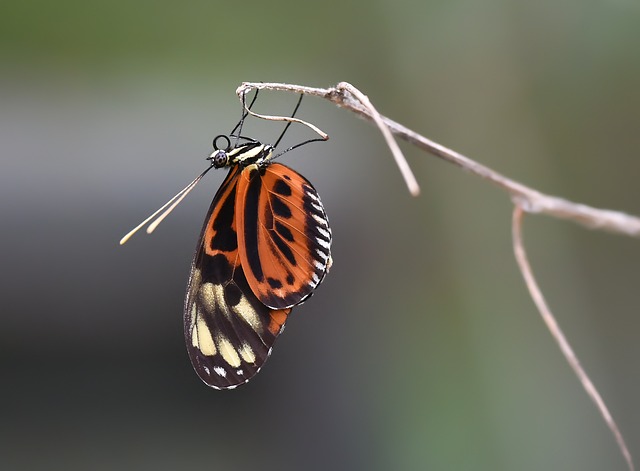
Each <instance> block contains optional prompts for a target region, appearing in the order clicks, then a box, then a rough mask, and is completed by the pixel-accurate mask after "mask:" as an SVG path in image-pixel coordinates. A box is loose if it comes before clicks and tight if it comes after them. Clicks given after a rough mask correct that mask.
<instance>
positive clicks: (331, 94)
mask: <svg viewBox="0 0 640 471" xmlns="http://www.w3.org/2000/svg"><path fill="white" fill-rule="evenodd" d="M252 89H260V90H263V89H267V90H280V91H288V92H293V93H303V94H306V95H312V96H317V97H320V98H324V99H326V100H329V101H331V102H332V103H334V104H336V105H337V106H339V107H341V108H346V109H348V110H349V111H352V112H354V113H356V114H358V115H359V116H360V117H362V118H364V119H367V120H369V121H373V122H375V123H376V124H377V125H378V127H379V128H380V130H381V132H382V133H383V135H384V136H385V139H386V140H387V144H388V145H389V148H390V149H391V151H392V153H393V154H394V157H395V158H396V162H397V164H398V166H399V167H400V169H401V171H402V174H403V176H404V177H405V180H406V181H407V184H408V186H409V188H410V191H412V193H413V190H411V189H412V184H411V182H410V180H411V178H413V175H412V174H411V172H410V170H409V168H408V165H407V163H406V160H405V158H404V156H403V155H402V152H401V151H400V149H399V148H398V147H397V144H396V143H395V141H394V140H393V139H390V138H389V136H388V134H389V131H390V132H391V133H393V134H395V135H397V136H399V137H401V138H402V139H404V140H406V141H408V142H410V143H411V144H413V145H415V146H416V147H418V148H420V149H423V150H425V151H427V152H429V153H431V154H433V155H435V156H437V157H440V158H441V159H443V160H446V161H447V162H449V163H452V164H454V165H457V166H458V167H460V168H462V169H464V170H466V171H468V172H470V173H472V174H474V175H477V176H478V177H480V178H482V179H484V180H487V181H489V182H491V183H493V184H494V185H496V186H497V187H499V188H501V189H503V190H505V191H506V192H507V193H509V195H510V196H511V199H512V201H513V203H514V205H515V209H514V213H513V246H514V253H515V256H516V260H517V262H518V265H519V267H520V270H521V272H522V275H523V277H524V279H525V282H526V285H527V288H528V289H529V293H530V294H531V297H532V299H533V301H534V303H535V304H536V306H537V308H538V311H539V312H540V315H541V316H542V318H543V320H544V322H545V323H546V325H547V328H548V329H549V331H550V332H551V335H552V336H553V338H554V339H555V340H556V342H557V343H558V345H559V347H560V350H561V352H562V354H563V355H564V356H565V358H566V360H567V362H568V363H569V365H570V366H571V368H572V369H573V371H574V372H575V374H576V375H577V376H578V379H579V380H580V382H581V384H582V387H583V388H584V389H585V391H586V392H587V395H588V396H589V397H590V398H591V399H592V400H593V401H594V403H595V404H596V407H597V409H598V411H599V412H600V414H601V415H602V417H603V419H604V420H605V422H606V424H607V426H608V427H609V430H611V433H612V434H613V435H614V438H615V440H616V442H617V444H618V446H619V448H620V450H621V452H622V454H623V456H624V458H625V460H626V462H627V465H628V467H629V470H630V471H634V469H635V468H634V465H633V460H632V458H631V454H630V453H629V450H628V448H627V446H626V443H625V441H624V438H623V436H622V434H621V433H620V430H619V429H618V426H617V425H616V423H615V421H614V420H613V418H612V416H611V414H610V412H609V410H608V408H607V406H606V405H605V403H604V401H603V400H602V397H601V396H600V394H599V393H598V391H597V389H596V388H595V386H594V385H593V383H592V382H591V380H590V379H589V377H588V376H587V374H586V372H585V371H584V369H583V368H582V366H581V365H580V362H579V361H578V358H577V357H576V355H575V353H574V352H573V349H572V348H571V346H570V345H569V343H568V342H567V340H566V337H565V336H564V334H563V333H562V330H561V329H560V327H559V326H558V323H557V322H556V320H555V318H554V316H553V314H552V313H551V311H550V309H549V308H548V306H547V304H546V302H545V300H544V296H543V295H542V292H541V291H540V288H539V287H538V284H537V283H536V281H535V278H534V276H533V272H532V271H531V267H530V265H529V262H528V260H527V256H526V252H525V250H524V246H523V244H522V233H521V225H522V215H523V213H524V212H528V213H540V214H546V215H549V216H552V217H555V218H558V219H565V220H568V221H573V222H575V223H578V224H581V225H583V226H585V227H588V228H591V229H600V230H606V231H610V232H614V233H618V234H623V235H628V236H631V237H640V218H638V217H636V216H632V215H629V214H625V213H623V212H620V211H612V210H608V209H598V208H593V207H591V206H587V205H584V204H580V203H574V202H572V201H569V200H566V199H564V198H559V197H557V196H551V195H547V194H544V193H542V192H540V191H538V190H535V189H533V188H530V187H528V186H526V185H523V184H522V183H520V182H517V181H515V180H512V179H510V178H507V177H505V176H504V175H502V174H500V173H498V172H496V171H495V170H493V169H491V168H489V167H486V166H484V165H482V164H480V163H478V162H476V161H474V160H472V159H470V158H468V157H466V156H464V155H462V154H460V153H459V152H455V151H454V150H452V149H449V148H447V147H445V146H443V145H440V144H438V143H437V142H434V141H432V140H430V139H427V138H426V137H424V136H422V135H420V134H418V133H416V132H415V131H412V130H411V129H409V128H406V127H405V126H403V125H401V124H399V123H397V122H395V121H393V120H391V119H389V118H387V117H385V116H382V115H380V114H379V113H378V112H377V111H376V110H375V108H374V107H373V105H372V104H371V102H370V101H369V99H368V98H367V97H366V96H365V95H364V94H363V93H362V92H360V91H359V90H358V89H357V88H355V87H354V86H353V85H350V84H349V83H346V82H341V83H339V84H338V85H337V86H335V87H332V88H312V87H305V86H300V85H291V84H285V83H253V82H245V83H243V84H242V85H241V86H240V87H238V89H237V91H236V93H237V94H238V95H239V96H242V94H245V93H248V92H249V91H250V90H252ZM415 188H417V183H416V186H415Z"/></svg>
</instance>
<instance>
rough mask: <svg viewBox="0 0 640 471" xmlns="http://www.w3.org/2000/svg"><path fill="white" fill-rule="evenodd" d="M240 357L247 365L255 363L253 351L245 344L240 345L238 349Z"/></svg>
mask: <svg viewBox="0 0 640 471" xmlns="http://www.w3.org/2000/svg"><path fill="white" fill-rule="evenodd" d="M240 356H241V357H242V359H243V360H244V361H245V362H247V363H255V362H256V355H255V353H253V350H252V349H251V347H250V346H249V344H247V343H243V344H242V348H240Z"/></svg>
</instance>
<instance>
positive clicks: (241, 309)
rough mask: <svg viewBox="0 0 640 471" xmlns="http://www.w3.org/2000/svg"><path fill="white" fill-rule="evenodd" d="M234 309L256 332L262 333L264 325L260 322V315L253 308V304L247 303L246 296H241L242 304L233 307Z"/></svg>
mask: <svg viewBox="0 0 640 471" xmlns="http://www.w3.org/2000/svg"><path fill="white" fill-rule="evenodd" d="M232 309H233V311H234V312H235V313H236V314H238V315H239V316H240V317H242V318H243V319H244V320H245V322H246V323H247V324H249V325H250V326H251V328H252V329H253V330H254V331H255V332H257V333H261V332H262V323H261V322H260V317H259V316H258V313H257V312H256V310H255V309H254V308H253V306H252V305H251V303H249V301H247V298H246V297H245V296H241V297H240V302H239V303H238V304H236V305H235V306H233V307H232Z"/></svg>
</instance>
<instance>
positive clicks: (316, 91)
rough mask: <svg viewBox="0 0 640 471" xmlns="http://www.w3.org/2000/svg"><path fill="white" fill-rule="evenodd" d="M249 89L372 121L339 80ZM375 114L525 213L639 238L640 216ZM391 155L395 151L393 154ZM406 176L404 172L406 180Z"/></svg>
mask: <svg viewBox="0 0 640 471" xmlns="http://www.w3.org/2000/svg"><path fill="white" fill-rule="evenodd" d="M252 89H261V90H262V89H267V90H281V91H288V92H292V93H304V94H306V95H312V96H317V97H320V98H324V99H326V100H329V101H331V102H332V103H335V104H336V105H338V106H339V107H341V108H346V109H348V110H349V111H352V112H354V113H356V114H358V115H359V116H361V117H363V118H365V119H367V120H369V121H374V122H375V117H374V113H373V112H372V111H371V109H370V108H368V107H366V106H365V105H364V104H363V103H362V102H361V100H360V99H359V98H358V97H356V96H354V95H353V93H352V90H355V87H353V85H350V84H348V83H346V82H341V83H339V84H338V85H337V86H336V87H332V88H312V87H304V86H300V85H290V84H285V83H253V82H245V83H243V84H242V85H241V86H240V87H238V90H237V91H236V93H237V94H238V95H240V94H242V93H247V92H249V91H250V90H252ZM363 96H364V95H363ZM378 116H379V118H380V119H381V120H382V122H383V123H384V124H385V125H386V127H387V128H388V129H389V130H390V131H391V132H392V133H393V134H395V135H397V136H399V137H400V138H402V139H404V140H406V141H408V142H410V143H412V144H413V145H415V146H416V147H418V148H420V149H423V150H426V151H427V152H429V153H431V154H433V155H436V156H438V157H440V158H442V159H444V160H446V161H447V162H450V163H452V164H454V165H457V166H458V167H461V168H463V169H465V170H467V171H468V172H470V173H473V174H474V175H477V176H479V177H481V178H483V179H485V180H488V181H490V182H491V183H493V184H494V185H496V186H498V187H499V188H502V189H503V190H505V191H507V192H508V193H509V194H510V195H511V197H512V198H513V199H514V201H517V203H518V205H519V206H520V207H521V208H522V209H523V210H524V211H526V212H529V213H541V214H546V215H549V216H553V217H556V218H559V219H566V220H569V221H573V222H576V223H578V224H582V225H583V226H586V227H589V228H591V229H600V230H606V231H610V232H616V233H619V234H624V235H628V236H632V237H640V218H638V217H636V216H632V215H629V214H625V213H623V212H620V211H612V210H608V209H598V208H593V207H591V206H587V205H584V204H579V203H574V202H572V201H569V200H566V199H564V198H559V197H557V196H551V195H547V194H544V193H542V192H540V191H538V190H534V189H533V188H530V187H528V186H526V185H523V184H522V183H520V182H517V181H515V180H512V179H510V178H507V177H505V176H504V175H502V174H500V173H498V172H496V171H495V170H492V169H490V168H489V167H486V166H484V165H482V164H480V163H478V162H476V161H474V160H471V159H470V158H469V157H466V156H464V155H462V154H460V153H459V152H456V151H454V150H451V149H449V148H447V147H445V146H443V145H440V144H438V143H437V142H434V141H432V140H430V139H427V138H426V137H424V136H422V135H420V134H418V133H417V132H415V131H412V130H411V129H409V128H407V127H405V126H403V125H401V124H399V123H397V122H395V121H393V120H391V119H389V118H387V117H385V116H383V115H378ZM394 155H396V154H395V153H394ZM396 159H398V157H397V156H396ZM403 160H404V159H403ZM401 168H402V167H401ZM403 175H404V173H403ZM406 178H407V177H406V175H405V179H406Z"/></svg>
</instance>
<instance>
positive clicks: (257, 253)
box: [121, 96, 332, 389]
mask: <svg viewBox="0 0 640 471" xmlns="http://www.w3.org/2000/svg"><path fill="white" fill-rule="evenodd" d="M255 98H256V97H255V96H254V100H253V101H252V103H251V105H249V108H248V109H250V108H251V106H252V105H253V103H254V102H255ZM301 99H302V96H301V97H300V100H299V101H298V103H297V105H296V108H295V109H294V111H293V114H292V116H291V117H292V118H293V116H295V113H296V111H297V109H298V107H299V106H300V101H301ZM245 109H247V108H246V106H245V105H244V102H243V114H242V118H241V120H240V123H238V125H237V126H236V127H235V128H234V130H233V131H232V132H231V133H230V134H229V135H228V136H227V135H220V136H217V137H216V138H215V139H214V140H213V147H214V150H213V152H212V153H211V155H210V156H209V157H208V160H210V161H211V165H210V167H209V168H207V169H206V170H205V171H204V172H203V173H202V174H200V175H199V176H198V177H197V178H196V179H195V180H194V181H193V182H191V183H190V184H189V185H188V186H187V187H186V188H185V189H184V190H182V191H181V192H180V193H178V194H177V195H176V196H175V197H174V198H173V199H172V200H170V201H169V202H168V203H167V204H166V205H165V206H163V207H162V208H160V209H159V210H158V211H156V213H154V214H153V215H152V216H150V217H149V218H148V219H147V220H145V221H144V222H143V223H142V224H140V225H139V226H138V227H137V228H136V229H134V230H133V231H131V233H130V234H128V235H127V236H125V238H123V241H121V243H124V242H125V241H126V240H127V239H128V237H130V235H132V234H133V232H135V231H136V230H137V229H139V228H140V227H142V226H143V225H144V224H146V222H148V221H149V220H150V219H152V218H153V217H155V216H156V215H157V214H158V213H159V212H160V211H162V210H163V209H164V208H165V207H167V206H169V209H167V210H166V211H165V213H163V214H162V215H161V216H160V217H159V218H158V219H157V220H156V221H155V222H154V223H153V224H152V225H150V226H149V228H148V229H147V232H150V231H153V229H155V227H157V224H159V222H160V221H161V220H162V219H163V218H164V217H165V216H166V215H167V214H168V213H169V212H170V211H171V210H172V209H173V208H174V207H175V206H176V205H177V204H178V203H179V202H180V201H181V200H182V198H184V196H186V194H187V193H188V192H189V191H191V189H192V188H193V187H194V186H195V184H196V183H198V181H199V180H200V179H201V178H202V177H203V176H204V175H205V174H206V173H207V172H208V171H209V170H210V169H212V168H216V169H218V168H228V169H229V173H228V174H227V176H226V178H225V179H224V181H223V183H222V185H221V186H220V188H219V189H218V191H217V193H216V195H215V196H214V198H213V201H212V203H211V206H210V207H209V211H208V212H207V216H206V217H205V222H204V225H203V228H202V231H201V233H200V237H199V240H198V243H197V246H196V251H195V254H194V258H193V262H192V264H191V273H190V276H189V282H188V286H187V294H186V298H185V303H184V335H185V341H186V345H187V351H188V353H189V358H190V359H191V363H192V365H193V367H194V369H195V371H196V373H197V374H198V376H199V377H200V379H202V381H203V382H204V383H205V384H207V385H208V386H211V387H213V388H216V389H232V388H235V387H237V386H239V385H241V384H244V383H246V382H247V381H249V380H250V379H251V378H252V377H253V376H254V375H255V374H256V373H257V372H258V371H259V370H260V368H261V367H262V365H263V364H264V362H265V361H266V360H267V358H268V357H269V355H270V354H271V350H272V348H273V344H274V342H275V340H276V338H277V337H278V336H279V335H280V334H281V333H282V331H283V330H284V326H285V322H286V321H287V318H288V316H289V314H290V313H291V310H292V308H293V307H294V306H296V305H298V304H301V303H302V302H304V301H305V300H306V299H307V298H308V297H309V296H311V295H312V294H313V292H314V290H315V289H316V288H317V287H318V285H319V284H320V283H321V282H322V280H323V279H324V277H325V275H326V273H327V272H328V270H329V268H330V266H331V263H332V259H331V239H332V233H331V229H330V227H329V221H328V219H327V214H326V212H325V210H324V207H323V205H322V202H321V201H320V197H319V196H318V193H317V191H316V190H315V188H314V187H313V185H312V184H311V183H310V182H309V181H308V180H307V179H306V178H305V177H303V176H302V175H301V174H299V173H298V172H296V171H295V170H293V169H291V168H289V167H288V166H286V165H284V164H281V163H279V162H273V160H274V159H276V158H277V157H279V156H281V155H282V154H284V153H285V152H288V151H290V150H292V149H294V148H297V147H300V146H301V145H304V144H306V143H308V142H312V141H317V140H321V139H311V140H309V141H305V142H303V143H300V144H298V145H295V146H292V147H290V148H288V149H286V150H284V151H281V152H280V153H275V148H276V147H277V145H278V143H279V142H280V140H281V139H282V137H283V136H284V133H285V132H286V130H287V129H288V127H289V125H290V124H291V122H289V123H288V124H287V126H286V127H285V129H284V131H283V132H282V134H281V135H280V137H279V138H278V140H277V141H276V144H275V145H273V146H272V145H269V144H263V143H261V142H259V141H257V140H254V139H250V138H246V137H242V136H241V135H240V134H241V130H242V124H243V122H244V119H245V118H246V116H247V112H245ZM236 130H238V132H237V133H236V134H234V133H235V132H236ZM232 141H234V142H233V144H232ZM241 141H242V142H241Z"/></svg>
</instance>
